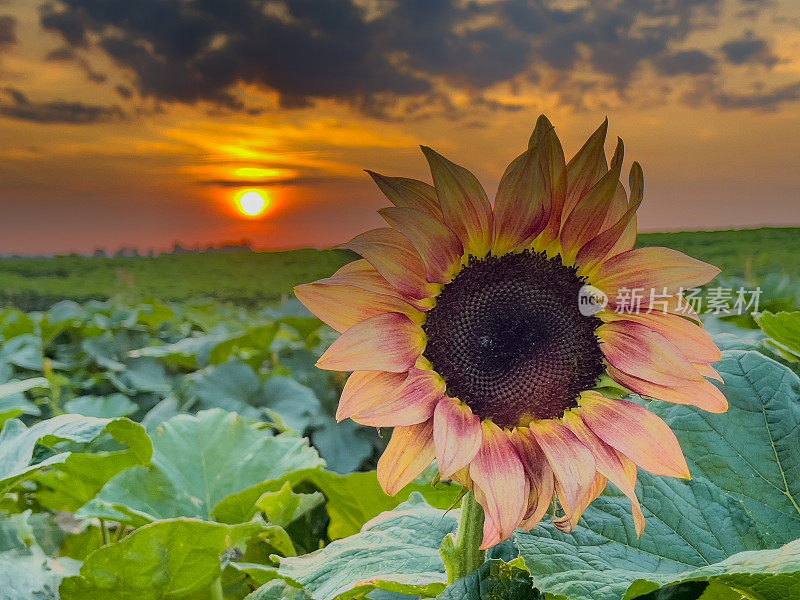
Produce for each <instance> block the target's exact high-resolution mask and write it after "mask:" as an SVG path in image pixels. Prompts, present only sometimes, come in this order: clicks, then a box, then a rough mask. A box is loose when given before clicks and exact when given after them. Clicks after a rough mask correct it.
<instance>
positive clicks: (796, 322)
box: [756, 311, 800, 361]
mask: <svg viewBox="0 0 800 600" xmlns="http://www.w3.org/2000/svg"><path fill="white" fill-rule="evenodd" d="M756 320H757V322H758V326H759V327H761V330H762V331H763V332H764V333H766V334H767V336H769V338H770V339H769V342H770V343H771V345H772V346H773V347H775V348H776V349H777V350H779V351H780V352H781V353H782V355H783V356H785V357H786V358H791V359H792V360H794V361H800V311H794V312H779V313H777V314H773V313H771V312H764V313H763V314H762V315H761V316H759V317H758V319H756Z"/></svg>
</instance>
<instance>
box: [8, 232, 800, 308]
mask: <svg viewBox="0 0 800 600" xmlns="http://www.w3.org/2000/svg"><path fill="white" fill-rule="evenodd" d="M639 245H640V246H667V247H670V248H675V249H676V250H681V251H683V252H686V253H687V254H689V255H691V256H695V257H697V258H699V259H701V260H704V261H706V262H710V263H711V264H714V265H716V266H718V267H720V268H721V269H722V272H723V275H724V277H726V278H736V279H742V280H745V281H746V282H748V283H752V282H753V281H755V282H758V281H760V280H761V279H763V278H764V277H765V276H766V275H767V274H769V273H773V274H786V275H788V276H790V277H792V278H794V279H796V278H800V228H781V229H779V228H763V229H752V230H743V231H698V232H685V233H649V234H640V236H639ZM353 256H354V255H352V254H350V253H349V252H346V251H336V250H310V249H307V250H292V251H287V252H245V251H240V252H230V253H204V254H180V255H163V256H158V257H154V258H148V257H136V258H84V257H81V256H77V255H71V256H58V257H55V258H47V259H44V258H12V259H4V260H0V303H5V304H11V305H14V306H17V307H19V308H22V309H25V310H44V309H47V308H48V307H49V306H51V305H52V304H54V303H55V302H57V301H59V300H64V299H70V300H76V301H79V302H80V301H85V300H90V299H95V300H107V299H109V298H114V299H117V300H119V301H123V302H137V301H141V300H143V299H146V298H157V299H159V300H163V301H177V302H180V301H185V300H202V299H211V300H215V301H217V302H231V303H234V304H237V305H239V306H245V307H256V306H263V305H266V304H270V303H275V302H276V301H279V300H281V299H285V298H286V297H288V296H289V295H290V294H291V289H292V287H293V286H295V285H297V284H299V283H304V282H307V281H313V280H315V279H318V278H320V277H325V276H327V275H330V274H331V273H332V272H333V271H335V270H336V269H337V268H338V267H340V266H341V265H343V264H344V263H346V262H349V261H350V260H352V258H353Z"/></svg>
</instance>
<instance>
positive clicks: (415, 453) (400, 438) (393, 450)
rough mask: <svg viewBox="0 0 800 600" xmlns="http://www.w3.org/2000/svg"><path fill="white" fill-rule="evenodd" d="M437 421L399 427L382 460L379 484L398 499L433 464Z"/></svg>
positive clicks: (379, 469) (379, 464) (379, 467)
mask: <svg viewBox="0 0 800 600" xmlns="http://www.w3.org/2000/svg"><path fill="white" fill-rule="evenodd" d="M435 456H436V451H435V450H434V448H433V421H432V420H428V421H425V422H424V423H418V424H417V425H409V426H407V427H395V429H394V431H393V432H392V439H390V440H389V444H388V445H387V446H386V450H384V451H383V455H382V456H381V457H380V459H379V460H378V482H379V483H380V484H381V487H382V488H383V491H384V492H386V493H387V494H389V495H390V496H394V495H395V494H397V492H399V491H400V490H402V489H403V488H404V487H406V486H407V485H408V484H409V483H411V482H412V481H414V479H416V478H417V477H419V475H420V474H421V473H422V472H423V471H424V470H425V469H426V468H427V467H428V465H430V464H431V463H432V462H433V459H434V458H435Z"/></svg>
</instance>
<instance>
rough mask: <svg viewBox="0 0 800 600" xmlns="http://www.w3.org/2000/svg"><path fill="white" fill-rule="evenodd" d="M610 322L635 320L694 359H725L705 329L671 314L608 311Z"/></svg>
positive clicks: (715, 360)
mask: <svg viewBox="0 0 800 600" xmlns="http://www.w3.org/2000/svg"><path fill="white" fill-rule="evenodd" d="M601 318H603V319H604V320H606V319H607V320H608V321H609V322H614V321H619V322H625V321H629V322H630V321H634V322H636V323H640V324H642V325H644V326H646V327H648V328H649V329H652V330H653V331H655V332H656V333H658V334H659V335H661V336H663V337H665V338H666V339H667V340H669V341H670V342H671V343H672V344H674V345H675V347H676V348H677V349H678V351H679V352H680V353H681V354H682V355H683V356H684V357H685V358H686V359H687V360H690V361H691V362H702V363H713V362H718V361H720V360H722V352H720V350H719V348H718V347H717V345H716V344H715V343H714V340H713V339H712V338H711V336H710V335H709V334H708V332H706V330H705V329H703V328H702V327H700V326H699V325H696V324H695V323H692V322H691V321H689V320H687V319H684V318H683V317H679V316H677V315H672V314H668V313H660V312H651V313H641V312H640V313H614V312H609V313H604V314H603V317H601Z"/></svg>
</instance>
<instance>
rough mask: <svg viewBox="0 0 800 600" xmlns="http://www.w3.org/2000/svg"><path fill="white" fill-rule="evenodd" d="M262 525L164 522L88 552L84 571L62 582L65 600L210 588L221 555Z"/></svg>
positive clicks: (157, 599)
mask: <svg viewBox="0 0 800 600" xmlns="http://www.w3.org/2000/svg"><path fill="white" fill-rule="evenodd" d="M258 528H259V527H258V525H257V524H245V525H237V526H229V525H221V524H219V523H208V522H204V521H198V520H194V519H173V520H165V521H159V522H157V523H152V524H150V525H146V526H144V527H142V528H141V529H138V530H136V531H135V532H134V533H132V534H131V535H130V536H128V537H127V538H125V539H124V540H122V541H121V542H117V543H115V544H111V545H108V546H103V547H101V548H99V549H98V550H96V551H94V552H92V553H91V554H89V556H87V557H86V560H85V561H84V563H83V566H82V567H81V569H80V575H77V576H74V577H69V578H67V579H65V580H64V581H63V582H62V583H61V587H60V592H61V599H62V600H97V599H98V598H111V597H113V598H117V599H119V600H161V599H166V598H169V599H171V600H177V599H179V598H187V597H189V596H191V595H192V594H195V593H198V592H201V591H203V590H208V589H209V588H210V587H211V584H212V583H213V581H214V580H215V579H216V578H217V577H218V576H219V574H220V572H221V567H220V556H221V555H222V553H223V552H224V551H225V550H226V549H227V548H230V547H232V546H233V545H235V544H236V543H237V541H238V540H241V539H246V538H248V537H250V536H252V535H253V534H254V533H255V532H256V531H257V530H258Z"/></svg>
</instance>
